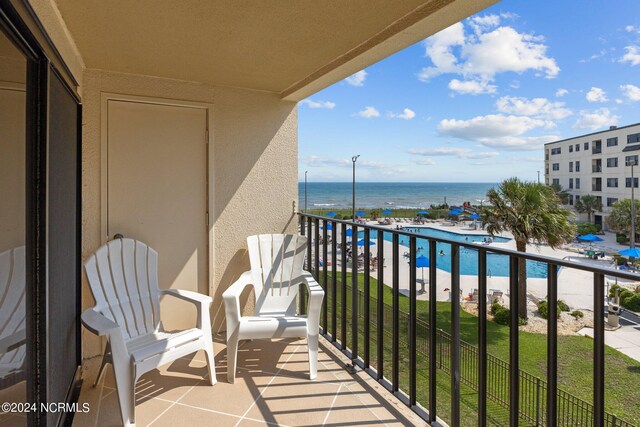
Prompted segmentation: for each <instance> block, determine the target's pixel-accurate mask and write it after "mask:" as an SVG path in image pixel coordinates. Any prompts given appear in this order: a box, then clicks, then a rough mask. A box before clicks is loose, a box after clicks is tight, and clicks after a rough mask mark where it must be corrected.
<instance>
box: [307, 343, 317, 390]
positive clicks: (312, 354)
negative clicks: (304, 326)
mask: <svg viewBox="0 0 640 427" xmlns="http://www.w3.org/2000/svg"><path fill="white" fill-rule="evenodd" d="M307 347H308V348H309V379H311V380H315V379H316V377H317V376H318V335H308V336H307Z"/></svg>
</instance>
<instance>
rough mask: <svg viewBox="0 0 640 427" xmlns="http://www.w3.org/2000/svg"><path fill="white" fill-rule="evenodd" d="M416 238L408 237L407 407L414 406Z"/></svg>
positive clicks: (415, 365)
mask: <svg viewBox="0 0 640 427" xmlns="http://www.w3.org/2000/svg"><path fill="white" fill-rule="evenodd" d="M417 297H418V295H417V293H416V238H415V237H413V236H411V237H409V406H415V404H416V374H417V372H416V370H417V364H416V356H417V355H416V351H417V348H416V344H417V339H416V317H417V313H416V310H417V307H416V299H417Z"/></svg>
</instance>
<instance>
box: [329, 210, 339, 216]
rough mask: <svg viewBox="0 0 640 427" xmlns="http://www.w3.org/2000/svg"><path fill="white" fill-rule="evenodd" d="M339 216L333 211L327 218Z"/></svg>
mask: <svg viewBox="0 0 640 427" xmlns="http://www.w3.org/2000/svg"><path fill="white" fill-rule="evenodd" d="M337 215H338V214H337V213H335V212H334V211H331V212H329V213H327V216H330V217H334V216H337Z"/></svg>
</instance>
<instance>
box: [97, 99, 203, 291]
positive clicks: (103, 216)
mask: <svg viewBox="0 0 640 427" xmlns="http://www.w3.org/2000/svg"><path fill="white" fill-rule="evenodd" d="M109 101H122V102H133V103H139V104H152V105H162V106H170V107H185V108H195V109H201V110H205V112H206V117H207V130H206V138H207V141H206V144H207V147H206V150H207V166H206V174H207V176H206V180H207V209H208V213H207V229H208V234H209V235H208V236H207V237H208V238H207V246H208V247H207V253H208V257H207V259H208V262H209V265H208V266H207V267H208V268H207V270H208V272H209V274H208V287H209V295H210V296H213V277H214V276H213V269H214V265H215V264H214V259H215V258H214V255H215V254H214V250H215V249H214V248H215V246H214V245H213V242H214V240H213V239H214V226H213V201H214V200H215V199H214V194H213V189H214V186H213V164H214V163H213V132H211V129H213V104H210V103H204V102H194V101H184V100H179V99H166V98H153V97H147V96H136V95H125V94H119V93H109V92H102V94H101V102H100V202H101V203H100V242H101V244H104V243H106V241H107V237H108V236H107V225H108V209H107V208H108V202H109V200H108V191H107V189H108V181H107V180H108V167H109V163H108V160H109V159H108V139H109V133H108V120H109V114H108V112H109V111H108V104H109Z"/></svg>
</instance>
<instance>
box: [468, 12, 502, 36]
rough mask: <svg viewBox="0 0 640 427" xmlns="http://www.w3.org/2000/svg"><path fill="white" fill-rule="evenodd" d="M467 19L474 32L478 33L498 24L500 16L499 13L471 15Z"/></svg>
mask: <svg viewBox="0 0 640 427" xmlns="http://www.w3.org/2000/svg"><path fill="white" fill-rule="evenodd" d="M467 21H468V22H469V25H470V26H471V28H473V30H474V31H475V33H476V34H480V33H482V32H483V31H487V30H490V29H492V28H495V27H497V26H498V25H500V16H499V15H493V14H492V15H484V16H473V17H471V18H468V19H467Z"/></svg>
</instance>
